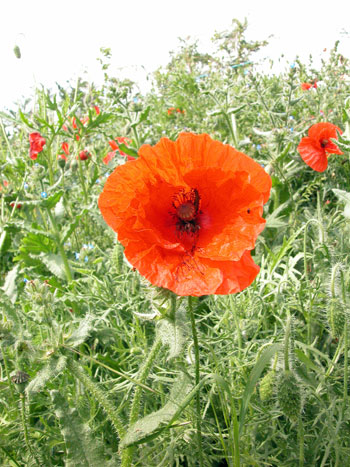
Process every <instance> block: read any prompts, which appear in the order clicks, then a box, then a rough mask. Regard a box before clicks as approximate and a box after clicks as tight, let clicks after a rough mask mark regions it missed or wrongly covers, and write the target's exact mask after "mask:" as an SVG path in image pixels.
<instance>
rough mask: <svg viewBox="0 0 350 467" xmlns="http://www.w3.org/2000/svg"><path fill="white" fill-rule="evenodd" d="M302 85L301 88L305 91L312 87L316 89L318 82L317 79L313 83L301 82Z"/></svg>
mask: <svg viewBox="0 0 350 467" xmlns="http://www.w3.org/2000/svg"><path fill="white" fill-rule="evenodd" d="M300 87H301V89H302V90H303V91H308V90H309V89H311V88H315V89H316V88H317V82H316V81H315V82H314V83H313V84H311V83H301V85H300Z"/></svg>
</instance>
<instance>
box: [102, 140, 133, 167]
mask: <svg viewBox="0 0 350 467" xmlns="http://www.w3.org/2000/svg"><path fill="white" fill-rule="evenodd" d="M116 141H117V142H118V143H119V144H125V146H128V145H129V143H131V139H130V138H127V137H126V136H118V137H117V138H115V140H111V141H108V144H109V145H110V147H111V148H112V149H113V151H110V152H108V153H107V155H106V156H105V157H104V158H103V163H104V164H106V165H107V164H108V163H109V162H110V161H111V160H112V159H113V158H114V157H115V155H116V151H119V154H120V155H121V156H124V157H126V158H127V160H128V161H133V160H135V157H132V156H129V155H128V154H125V152H123V151H121V150H120V149H119V146H118V144H117V143H116Z"/></svg>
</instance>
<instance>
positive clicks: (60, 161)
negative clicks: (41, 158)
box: [57, 154, 67, 169]
mask: <svg viewBox="0 0 350 467" xmlns="http://www.w3.org/2000/svg"><path fill="white" fill-rule="evenodd" d="M57 161H58V165H59V166H60V167H61V169H64V168H65V166H66V164H67V157H66V156H65V155H64V154H59V155H58V156H57Z"/></svg>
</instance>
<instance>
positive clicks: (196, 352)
mask: <svg viewBox="0 0 350 467" xmlns="http://www.w3.org/2000/svg"><path fill="white" fill-rule="evenodd" d="M192 300H193V298H192V297H188V311H189V314H190V319H191V327H192V337H193V347H194V356H195V375H196V386H197V385H198V384H199V381H200V373H199V347H198V336H197V329H196V322H195V318H194V313H193V303H192ZM196 412H197V417H196V418H197V420H196V426H197V440H198V451H199V465H200V466H201V467H202V466H203V452H202V427H201V405H200V392H199V390H198V391H197V393H196Z"/></svg>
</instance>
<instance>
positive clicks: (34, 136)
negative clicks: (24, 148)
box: [29, 133, 46, 160]
mask: <svg viewBox="0 0 350 467" xmlns="http://www.w3.org/2000/svg"><path fill="white" fill-rule="evenodd" d="M45 144H46V139H45V138H43V137H42V136H41V134H40V133H30V135H29V157H30V158H31V159H33V160H35V159H36V158H37V157H38V154H39V152H41V151H42V150H43V147H44V146H45Z"/></svg>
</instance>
